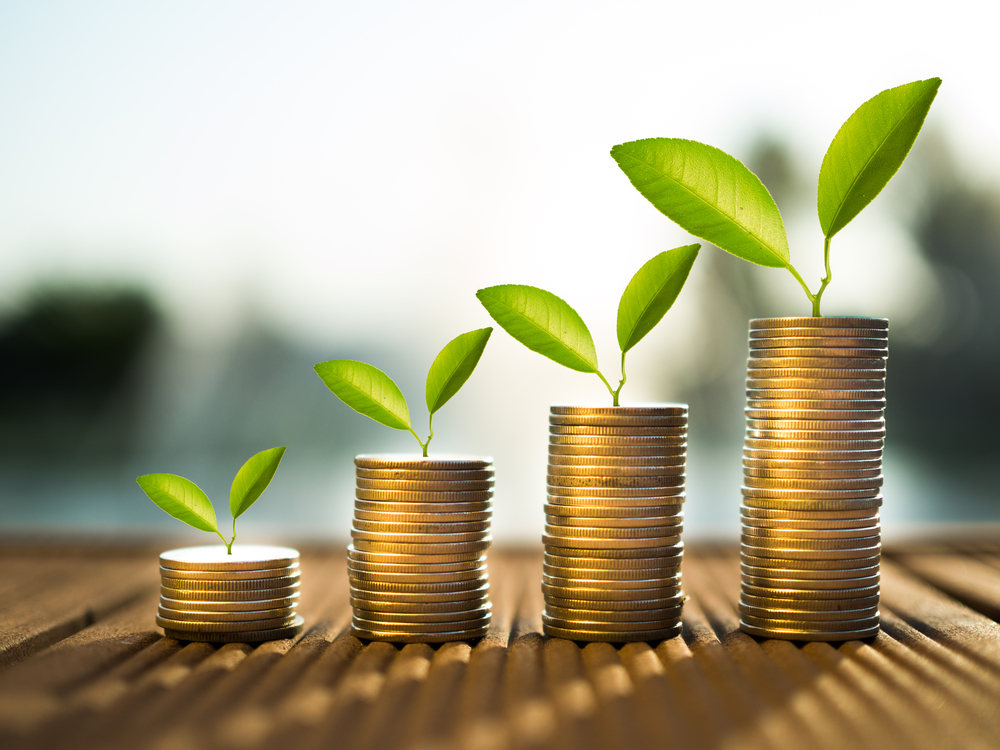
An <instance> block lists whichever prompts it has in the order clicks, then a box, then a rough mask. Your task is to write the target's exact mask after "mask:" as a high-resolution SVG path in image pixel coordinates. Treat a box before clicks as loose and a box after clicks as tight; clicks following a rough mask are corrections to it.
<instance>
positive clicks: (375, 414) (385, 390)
mask: <svg viewBox="0 0 1000 750" xmlns="http://www.w3.org/2000/svg"><path fill="white" fill-rule="evenodd" d="M491 333H493V329H492V328H479V329H477V330H475V331H469V332H468V333H463V334H461V335H459V336H456V337H455V338H453V339H452V340H451V341H449V342H448V343H447V344H445V347H444V349H442V350H441V352H440V353H439V354H438V355H437V357H436V358H435V359H434V362H432V363H431V368H430V370H429V371H428V372H427V386H426V389H425V400H426V401H427V411H428V417H427V429H428V435H427V439H426V440H421V439H420V436H419V435H418V434H417V433H416V431H415V430H414V429H413V426H412V425H411V423H410V410H409V407H407V405H406V399H405V398H404V397H403V393H402V391H400V390H399V386H397V385H396V384H395V383H394V382H393V380H392V378H390V377H389V376H388V375H386V374H385V373H384V372H382V371H381V370H380V369H378V368H377V367H373V366H372V365H369V364H366V363H364V362H357V361H355V360H352V359H332V360H330V361H329V362H320V363H319V364H317V365H315V366H314V367H313V369H314V370H316V374H317V375H319V377H320V379H321V380H322V381H323V382H324V383H325V384H326V387H327V388H329V389H330V390H331V391H333V395H334V396H336V397H337V398H339V399H340V400H341V401H343V402H344V403H345V404H347V405H348V406H350V407H351V408H352V409H354V410H355V411H356V412H360V413H361V414H364V415H365V416H366V417H370V418H372V419H374V420H375V421H376V422H378V423H379V424H384V425H385V426H386V427H391V428H393V429H394V430H406V431H407V432H409V433H410V434H411V435H413V437H414V438H416V440H417V442H418V443H419V444H420V448H421V449H422V450H423V455H424V457H425V458H426V457H427V446H428V445H429V444H430V442H431V438H433V437H434V413H435V412H437V411H438V409H440V408H441V407H442V406H444V405H445V404H446V403H448V400H449V399H450V398H451V397H452V396H454V395H455V394H456V393H458V390H459V388H461V387H462V386H463V385H465V381H466V380H468V379H469V376H470V375H472V371H473V370H475V369H476V365H477V364H478V363H479V358H480V357H482V356H483V350H484V349H486V342H487V341H489V339H490V334H491Z"/></svg>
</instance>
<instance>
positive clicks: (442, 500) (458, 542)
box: [315, 328, 493, 643]
mask: <svg viewBox="0 0 1000 750" xmlns="http://www.w3.org/2000/svg"><path fill="white" fill-rule="evenodd" d="M492 330H493V329H492V328H483V329H479V330H475V331H469V332H468V333H463V334H461V335H460V336H458V337H456V338H455V339H453V340H452V341H450V342H449V343H448V344H447V345H446V346H445V347H444V349H442V350H441V352H440V354H438V356H437V357H436V358H435V360H434V362H433V364H431V367H430V371H429V372H428V374H427V386H426V394H425V396H426V402H427V410H428V412H429V418H428V436H427V438H426V439H425V440H421V439H420V437H419V436H418V435H417V433H416V432H415V431H414V429H413V427H412V425H411V422H410V413H409V408H408V407H407V405H406V399H405V398H404V397H403V394H402V393H401V392H400V390H399V388H398V387H397V386H396V384H395V383H394V382H393V381H392V380H391V379H390V378H389V376H388V375H386V374H385V373H384V372H382V371H381V370H379V369H377V368H375V367H373V366H371V365H369V364H365V363H364V362H356V361H353V360H342V359H341V360H331V361H329V362H321V363H319V364H317V365H316V367H315V369H316V373H317V374H318V375H319V377H320V378H321V379H322V380H323V382H324V383H325V384H326V386H327V387H328V388H329V389H330V390H331V391H332V392H333V393H334V395H336V396H337V397H338V398H340V399H341V400H342V401H343V402H344V403H346V404H347V405H348V406H350V407H351V408H353V409H355V410H356V411H358V412H360V413H361V414H364V415H365V416H367V417H371V418H372V419H374V420H375V421H376V422H379V423H381V424H384V425H386V426H387V427H392V428H393V429H397V430H404V431H408V432H410V433H411V434H412V435H413V436H414V438H416V440H417V442H418V443H419V444H420V446H421V449H422V455H421V456H412V457H411V456H394V455H360V456H357V457H356V458H355V460H354V464H355V467H356V468H355V471H356V481H357V488H356V491H355V498H356V499H355V502H354V524H353V527H352V528H351V537H352V540H353V541H352V543H351V545H350V546H349V547H348V551H347V574H348V578H349V580H350V590H351V606H352V608H353V619H352V623H351V624H352V629H353V631H354V634H355V635H357V636H358V637H361V638H365V639H369V640H384V641H395V642H427V643H433V642H442V641H454V640H468V639H472V638H479V637H482V636H483V635H485V634H486V631H487V628H488V627H489V623H490V616H491V605H490V601H489V579H488V576H487V569H486V551H487V549H488V548H489V545H490V518H491V515H492V507H493V460H492V459H491V458H485V457H463V456H434V457H430V458H429V457H428V455H427V446H428V444H429V443H430V441H431V438H432V437H433V435H434V423H433V420H434V414H435V412H437V411H438V410H439V409H440V408H441V407H442V406H444V404H445V403H446V402H447V401H448V400H449V399H450V398H451V397H452V396H454V395H455V394H456V393H457V392H458V390H459V389H460V388H461V387H462V386H463V385H464V384H465V382H466V380H468V378H469V376H470V375H471V374H472V371H473V370H474V369H475V367H476V365H477V364H478V362H479V359H480V358H481V357H482V354H483V351H484V349H485V348H486V343H487V342H488V341H489V337H490V334H491V333H492Z"/></svg>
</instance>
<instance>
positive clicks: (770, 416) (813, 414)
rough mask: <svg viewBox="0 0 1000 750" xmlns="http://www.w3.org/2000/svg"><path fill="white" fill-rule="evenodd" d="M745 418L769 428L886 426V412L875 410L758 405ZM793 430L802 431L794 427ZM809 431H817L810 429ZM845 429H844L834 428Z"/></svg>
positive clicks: (752, 407)
mask: <svg viewBox="0 0 1000 750" xmlns="http://www.w3.org/2000/svg"><path fill="white" fill-rule="evenodd" d="M743 414H744V416H745V417H746V418H747V419H748V420H749V419H752V420H753V424H754V426H755V427H767V426H769V425H771V424H775V425H781V426H784V425H785V424H786V423H787V422H793V423H796V424H798V423H801V422H824V423H825V422H836V423H843V422H860V423H862V424H871V423H872V422H876V423H879V424H885V422H884V421H883V420H884V417H883V414H884V410H883V409H882V408H881V407H879V408H875V409H762V408H758V407H757V405H756V404H755V405H753V406H748V407H747V408H746V409H744V410H743ZM791 429H801V428H798V427H793V428H791ZM808 429H816V428H814V427H809V428H808ZM833 429H843V428H836V427H835V428H833Z"/></svg>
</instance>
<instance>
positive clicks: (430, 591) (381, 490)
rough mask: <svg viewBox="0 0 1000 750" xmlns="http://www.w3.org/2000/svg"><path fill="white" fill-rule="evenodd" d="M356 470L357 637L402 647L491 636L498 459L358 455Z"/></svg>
mask: <svg viewBox="0 0 1000 750" xmlns="http://www.w3.org/2000/svg"><path fill="white" fill-rule="evenodd" d="M354 464H355V467H356V474H357V490H356V492H355V497H356V500H355V502H354V525H353V527H352V529H351V538H352V539H353V542H352V544H351V545H350V546H349V547H348V548H347V575H348V578H349V579H350V584H351V605H352V607H353V609H354V618H353V620H352V628H353V631H354V634H355V635H356V636H358V637H359V638H365V639H368V640H381V641H395V642H404V643H410V642H421V643H438V642H443V641H457V640H468V639H471V638H479V637H482V636H483V635H485V634H486V630H487V628H488V626H489V623H490V615H491V605H490V601H489V588H490V587H489V579H488V577H487V572H486V550H487V549H488V548H489V546H490V519H491V517H492V509H493V460H492V459H489V458H462V457H440V458H438V457H435V458H432V459H428V458H416V457H408V456H401V457H394V456H358V457H357V458H355V460H354Z"/></svg>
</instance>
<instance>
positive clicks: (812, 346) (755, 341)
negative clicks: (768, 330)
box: [747, 335, 889, 357]
mask: <svg viewBox="0 0 1000 750" xmlns="http://www.w3.org/2000/svg"><path fill="white" fill-rule="evenodd" d="M747 346H748V348H749V349H750V351H751V352H759V351H769V350H771V351H782V352H796V353H799V352H801V353H803V354H805V353H806V352H810V353H819V356H823V357H836V356H839V355H840V354H841V352H848V354H846V355H845V356H848V357H850V356H852V354H851V352H863V353H864V354H865V355H866V354H868V353H869V352H874V353H877V354H882V355H883V356H885V355H887V354H888V352H889V337H888V336H883V337H878V336H827V337H824V336H795V335H791V336H749V337H748V338H747ZM806 356H808V355H806ZM862 356H864V355H862Z"/></svg>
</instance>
